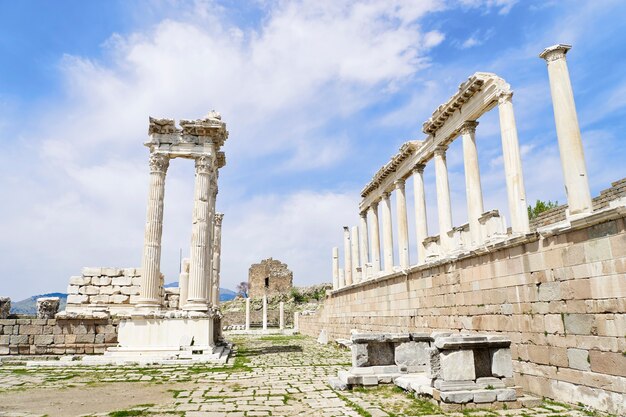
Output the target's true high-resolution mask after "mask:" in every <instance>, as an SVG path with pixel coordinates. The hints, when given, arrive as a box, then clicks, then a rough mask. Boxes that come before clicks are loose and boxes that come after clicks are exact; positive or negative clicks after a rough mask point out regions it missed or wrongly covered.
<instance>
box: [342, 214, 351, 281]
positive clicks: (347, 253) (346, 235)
mask: <svg viewBox="0 0 626 417" xmlns="http://www.w3.org/2000/svg"><path fill="white" fill-rule="evenodd" d="M343 270H344V274H343V276H344V280H345V285H351V284H352V245H350V228H349V227H348V226H344V227H343Z"/></svg>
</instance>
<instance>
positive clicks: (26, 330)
mask: <svg viewBox="0 0 626 417" xmlns="http://www.w3.org/2000/svg"><path fill="white" fill-rule="evenodd" d="M20 334H23V335H30V334H43V326H37V325H33V324H23V325H21V326H20Z"/></svg>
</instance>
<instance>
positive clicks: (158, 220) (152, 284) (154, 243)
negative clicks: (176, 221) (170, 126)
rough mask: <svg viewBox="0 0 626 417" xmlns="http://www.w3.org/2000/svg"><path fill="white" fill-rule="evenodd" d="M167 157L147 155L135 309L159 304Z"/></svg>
mask: <svg viewBox="0 0 626 417" xmlns="http://www.w3.org/2000/svg"><path fill="white" fill-rule="evenodd" d="M169 164H170V160H169V157H168V156H167V155H163V154H157V153H151V154H150V191H149V193H148V208H147V213H146V229H145V234H144V243H143V257H142V261H141V268H142V271H143V273H142V274H141V285H140V287H139V299H138V301H137V308H141V309H147V310H158V309H160V307H161V291H160V288H159V287H160V282H161V237H162V235H163V198H164V197H165V174H166V173H167V168H168V167H169Z"/></svg>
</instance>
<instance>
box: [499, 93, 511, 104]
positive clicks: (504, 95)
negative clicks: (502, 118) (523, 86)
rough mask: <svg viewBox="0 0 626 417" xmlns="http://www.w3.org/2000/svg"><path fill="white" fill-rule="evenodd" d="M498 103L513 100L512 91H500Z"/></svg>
mask: <svg viewBox="0 0 626 417" xmlns="http://www.w3.org/2000/svg"><path fill="white" fill-rule="evenodd" d="M497 97H498V104H504V103H507V102H510V101H512V100H513V92H512V91H500V92H499V93H498V96H497Z"/></svg>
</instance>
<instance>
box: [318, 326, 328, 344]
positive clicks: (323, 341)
mask: <svg viewBox="0 0 626 417" xmlns="http://www.w3.org/2000/svg"><path fill="white" fill-rule="evenodd" d="M317 343H320V344H322V345H327V344H328V332H326V329H322V330H321V331H320V335H319V336H318V337H317Z"/></svg>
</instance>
